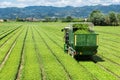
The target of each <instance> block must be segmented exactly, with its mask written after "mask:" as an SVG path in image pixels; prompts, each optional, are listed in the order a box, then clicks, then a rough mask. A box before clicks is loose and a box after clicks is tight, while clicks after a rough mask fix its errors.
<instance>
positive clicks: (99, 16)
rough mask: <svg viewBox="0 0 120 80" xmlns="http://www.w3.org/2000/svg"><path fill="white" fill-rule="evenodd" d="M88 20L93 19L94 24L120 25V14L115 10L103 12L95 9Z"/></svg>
mask: <svg viewBox="0 0 120 80" xmlns="http://www.w3.org/2000/svg"><path fill="white" fill-rule="evenodd" d="M88 21H91V22H92V23H93V24H94V25H100V26H118V25H120V14H119V13H115V12H109V13H108V14H103V13H102V12H101V11H99V10H94V11H92V12H91V13H90V15H89V18H88Z"/></svg>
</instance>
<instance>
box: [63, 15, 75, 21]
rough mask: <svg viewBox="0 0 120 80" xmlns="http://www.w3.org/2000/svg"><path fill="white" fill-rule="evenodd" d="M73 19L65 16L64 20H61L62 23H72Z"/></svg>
mask: <svg viewBox="0 0 120 80" xmlns="http://www.w3.org/2000/svg"><path fill="white" fill-rule="evenodd" d="M72 21H73V18H72V17H71V16H67V17H66V18H63V19H62V22H72Z"/></svg>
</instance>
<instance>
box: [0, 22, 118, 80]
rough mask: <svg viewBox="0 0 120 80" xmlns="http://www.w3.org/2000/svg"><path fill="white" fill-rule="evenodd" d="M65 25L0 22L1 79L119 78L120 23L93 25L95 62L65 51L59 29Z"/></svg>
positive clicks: (67, 79) (79, 79) (104, 79)
mask: <svg viewBox="0 0 120 80" xmlns="http://www.w3.org/2000/svg"><path fill="white" fill-rule="evenodd" d="M68 25H69V23H61V22H48V23H46V22H3V23H0V80H120V26H117V27H114V26H113V27H110V26H106V27H105V26H104V27H103V26H95V28H94V29H95V32H96V33H98V34H99V35H98V40H97V41H98V46H99V47H98V52H97V54H96V55H94V56H93V58H94V59H95V60H96V61H97V62H96V63H95V62H93V61H91V60H80V61H76V60H75V59H74V58H72V57H71V56H70V55H68V54H66V53H64V39H63V37H64V33H63V32H61V29H63V28H64V27H66V26H68Z"/></svg>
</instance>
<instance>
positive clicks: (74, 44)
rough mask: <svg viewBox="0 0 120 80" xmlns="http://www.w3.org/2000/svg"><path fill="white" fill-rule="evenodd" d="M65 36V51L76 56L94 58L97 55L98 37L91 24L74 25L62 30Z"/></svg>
mask: <svg viewBox="0 0 120 80" xmlns="http://www.w3.org/2000/svg"><path fill="white" fill-rule="evenodd" d="M62 31H64V32H65V34H64V41H65V43H64V51H65V52H66V53H68V54H70V55H72V56H73V57H74V56H75V55H88V56H92V55H95V54H96V53H97V48H98V44H97V36H98V34H96V33H95V32H94V30H93V25H92V24H91V23H74V24H71V25H69V26H68V27H65V28H64V29H62Z"/></svg>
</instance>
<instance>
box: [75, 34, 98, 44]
mask: <svg viewBox="0 0 120 80" xmlns="http://www.w3.org/2000/svg"><path fill="white" fill-rule="evenodd" d="M96 42H97V34H76V35H75V46H96V45H97V43H96Z"/></svg>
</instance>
